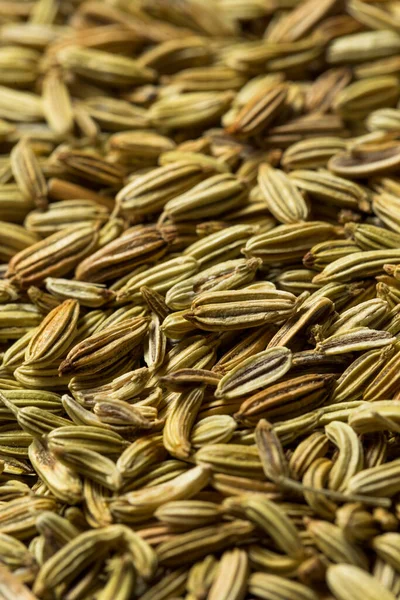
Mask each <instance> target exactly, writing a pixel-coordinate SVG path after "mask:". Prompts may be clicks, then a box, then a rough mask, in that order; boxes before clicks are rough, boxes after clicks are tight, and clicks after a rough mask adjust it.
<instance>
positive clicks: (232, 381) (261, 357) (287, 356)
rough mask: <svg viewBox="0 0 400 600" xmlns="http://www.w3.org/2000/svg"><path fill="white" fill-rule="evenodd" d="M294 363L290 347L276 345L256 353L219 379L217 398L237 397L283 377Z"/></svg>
mask: <svg viewBox="0 0 400 600" xmlns="http://www.w3.org/2000/svg"><path fill="white" fill-rule="evenodd" d="M291 364H292V353H291V351H290V350H289V349H288V348H283V347H276V348H271V349H270V350H265V351H264V352H259V353H258V354H254V355H253V356H251V357H250V358H247V359H246V360H244V361H242V362H241V363H239V365H238V366H237V367H235V368H234V369H232V371H229V372H228V373H227V374H226V375H224V377H223V378H222V379H221V380H220V381H219V383H218V386H217V389H216V392H215V397H216V398H237V397H239V396H244V395H245V394H249V393H251V392H253V391H254V390H257V389H259V388H262V387H265V386H267V385H269V384H271V383H273V382H274V381H276V380H277V379H280V378H281V377H283V376H284V375H285V374H286V373H287V372H288V370H289V369H290V367H291Z"/></svg>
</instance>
